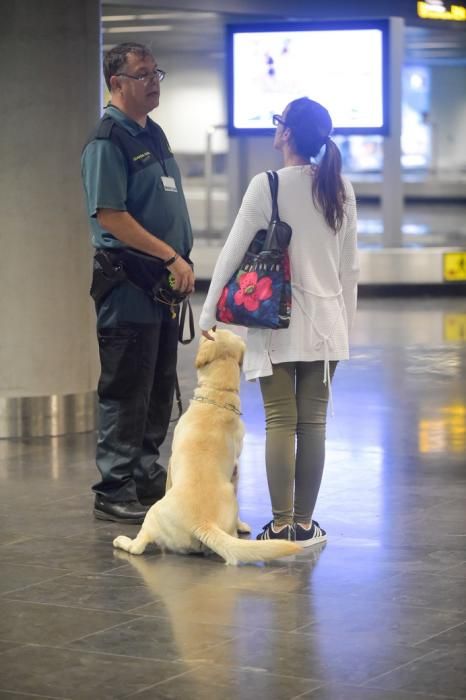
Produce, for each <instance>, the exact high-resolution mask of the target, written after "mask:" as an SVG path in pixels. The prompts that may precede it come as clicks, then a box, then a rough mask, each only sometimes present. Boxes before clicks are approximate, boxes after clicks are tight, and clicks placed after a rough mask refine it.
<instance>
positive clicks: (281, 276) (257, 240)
mask: <svg viewBox="0 0 466 700" xmlns="http://www.w3.org/2000/svg"><path fill="white" fill-rule="evenodd" d="M267 176H268V179H269V185H270V192H271V194H272V215H271V218H270V223H269V226H268V228H267V230H266V229H261V230H260V231H258V232H257V233H256V235H255V236H254V239H253V241H252V243H251V245H250V246H249V248H248V250H247V252H246V254H245V256H244V258H243V260H242V262H241V265H240V266H239V269H238V270H237V271H236V272H235V273H234V274H233V275H232V277H231V279H230V281H229V282H228V284H226V285H225V287H224V288H223V292H222V294H221V296H220V299H219V301H218V303H217V313H216V317H217V321H221V322H222V323H231V324H234V325H236V326H247V327H248V328H271V329H278V328H288V326H289V325H290V318H291V276H290V261H289V257H288V246H289V243H290V240H291V233H292V231H291V227H290V226H289V225H288V224H287V223H285V222H284V221H281V220H280V217H279V214H278V204H277V196H278V175H277V173H276V172H275V171H267Z"/></svg>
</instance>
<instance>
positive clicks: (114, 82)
mask: <svg viewBox="0 0 466 700" xmlns="http://www.w3.org/2000/svg"><path fill="white" fill-rule="evenodd" d="M120 87H121V80H120V79H119V77H118V76H117V75H112V76H111V78H110V92H117V91H118V90H119V89H120Z"/></svg>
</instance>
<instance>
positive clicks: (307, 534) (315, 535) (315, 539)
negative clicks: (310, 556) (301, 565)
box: [295, 520, 327, 547]
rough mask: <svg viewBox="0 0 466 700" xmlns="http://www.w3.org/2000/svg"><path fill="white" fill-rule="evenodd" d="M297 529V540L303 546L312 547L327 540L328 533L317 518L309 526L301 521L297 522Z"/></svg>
mask: <svg viewBox="0 0 466 700" xmlns="http://www.w3.org/2000/svg"><path fill="white" fill-rule="evenodd" d="M295 531H296V542H297V543H298V544H300V545H301V547H311V546H312V545H313V544H320V543H321V542H326V541H327V533H326V532H325V530H324V529H323V528H322V527H320V525H319V523H317V522H316V521H315V520H313V521H312V523H311V524H310V526H309V527H308V528H306V527H304V525H301V523H295Z"/></svg>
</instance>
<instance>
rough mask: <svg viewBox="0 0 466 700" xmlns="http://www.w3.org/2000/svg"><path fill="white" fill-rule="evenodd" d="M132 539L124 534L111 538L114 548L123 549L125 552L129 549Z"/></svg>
mask: <svg viewBox="0 0 466 700" xmlns="http://www.w3.org/2000/svg"><path fill="white" fill-rule="evenodd" d="M132 541H133V540H132V539H130V538H129V537H126V535H120V536H119V537H115V539H114V540H113V546H114V547H115V549H123V550H124V551H125V552H129V551H131V543H132Z"/></svg>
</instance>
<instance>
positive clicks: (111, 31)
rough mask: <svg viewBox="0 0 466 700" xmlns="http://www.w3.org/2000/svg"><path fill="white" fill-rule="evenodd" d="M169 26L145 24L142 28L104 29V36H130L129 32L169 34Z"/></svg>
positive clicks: (170, 29)
mask: <svg viewBox="0 0 466 700" xmlns="http://www.w3.org/2000/svg"><path fill="white" fill-rule="evenodd" d="M172 29H173V26H172V25H171V24H152V25H151V24H146V25H145V26H142V27H104V33H105V34H125V33H128V34H130V33H131V32H171V31H172Z"/></svg>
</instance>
